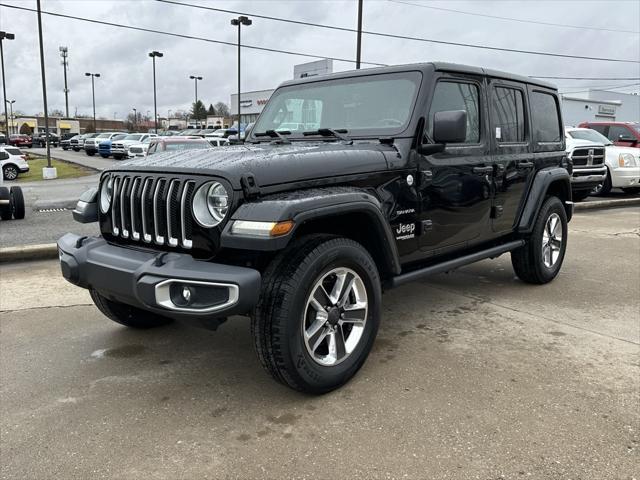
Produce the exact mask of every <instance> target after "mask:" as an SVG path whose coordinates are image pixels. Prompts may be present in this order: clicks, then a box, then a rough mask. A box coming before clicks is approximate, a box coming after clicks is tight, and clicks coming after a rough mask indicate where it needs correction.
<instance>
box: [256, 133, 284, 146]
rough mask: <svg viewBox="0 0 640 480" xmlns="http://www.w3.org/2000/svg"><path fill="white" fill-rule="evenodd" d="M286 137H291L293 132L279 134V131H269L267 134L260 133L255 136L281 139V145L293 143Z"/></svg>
mask: <svg viewBox="0 0 640 480" xmlns="http://www.w3.org/2000/svg"><path fill="white" fill-rule="evenodd" d="M285 135H291V132H290V131H289V130H281V131H279V132H278V131H277V130H267V131H265V132H259V133H254V134H253V136H254V137H271V138H277V139H279V141H280V143H285V144H289V143H291V140H289V139H288V138H287V137H285Z"/></svg>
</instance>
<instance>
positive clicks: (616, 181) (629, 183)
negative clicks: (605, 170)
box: [611, 167, 640, 188]
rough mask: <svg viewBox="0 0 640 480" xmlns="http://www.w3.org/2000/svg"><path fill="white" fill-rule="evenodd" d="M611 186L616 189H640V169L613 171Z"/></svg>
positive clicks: (614, 169)
mask: <svg viewBox="0 0 640 480" xmlns="http://www.w3.org/2000/svg"><path fill="white" fill-rule="evenodd" d="M611 186H612V187H615V188H629V187H640V167H618V168H613V169H611Z"/></svg>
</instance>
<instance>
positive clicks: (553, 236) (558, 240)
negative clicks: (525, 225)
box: [542, 213, 562, 268]
mask: <svg viewBox="0 0 640 480" xmlns="http://www.w3.org/2000/svg"><path fill="white" fill-rule="evenodd" d="M561 249H562V221H561V220H560V216H559V215H558V214H557V213H552V214H551V215H549V218H547V222H546V223H545V226H544V231H543V232H542V261H543V262H544V265H545V267H547V268H551V267H553V266H554V265H555V264H556V262H557V261H558V258H559V257H560V251H561Z"/></svg>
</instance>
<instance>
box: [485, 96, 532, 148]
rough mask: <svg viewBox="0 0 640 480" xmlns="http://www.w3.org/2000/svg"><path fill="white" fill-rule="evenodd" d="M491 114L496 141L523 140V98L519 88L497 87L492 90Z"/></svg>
mask: <svg viewBox="0 0 640 480" xmlns="http://www.w3.org/2000/svg"><path fill="white" fill-rule="evenodd" d="M491 116H492V118H493V124H494V126H495V132H494V133H495V138H496V140H498V142H504V143H508V142H524V140H525V130H524V129H525V118H524V99H523V97H522V92H521V91H520V90H515V89H513V88H504V87H497V88H496V89H495V90H494V92H493V101H492V102H491Z"/></svg>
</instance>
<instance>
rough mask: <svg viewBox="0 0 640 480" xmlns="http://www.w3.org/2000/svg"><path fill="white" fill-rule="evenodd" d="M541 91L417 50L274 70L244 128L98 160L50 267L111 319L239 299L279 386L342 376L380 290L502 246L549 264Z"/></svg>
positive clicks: (558, 260) (550, 160)
mask: <svg viewBox="0 0 640 480" xmlns="http://www.w3.org/2000/svg"><path fill="white" fill-rule="evenodd" d="M567 167H568V163H567V159H566V157H565V145H564V134H563V129H562V118H561V114H560V106H559V100H558V94H557V91H556V89H555V88H554V87H553V86H552V85H549V84H547V83H544V82H540V81H537V80H533V79H530V78H524V77H519V76H515V75H511V74H507V73H503V72H497V71H491V70H486V69H482V68H476V67H466V66H460V65H451V64H440V63H427V64H420V65H407V66H396V67H389V68H379V69H367V70H358V71H351V72H344V73H338V74H333V75H328V76H322V77H312V78H306V79H302V80H295V81H290V82H286V83H284V84H283V85H281V86H280V87H279V88H278V89H277V90H276V91H275V92H274V94H273V96H272V97H271V99H270V100H269V102H268V104H267V105H266V107H265V109H264V111H263V112H262V113H261V114H260V117H259V118H258V120H257V122H256V124H255V126H254V127H253V129H252V130H251V133H250V134H249V135H248V137H247V138H246V142H245V143H244V144H243V145H237V146H232V147H222V148H215V149H210V150H185V151H181V152H165V153H161V154H157V155H153V156H150V157H148V158H145V159H141V160H140V159H137V160H132V161H130V162H127V163H124V164H121V165H119V166H118V167H117V168H114V169H113V170H109V171H105V172H104V173H103V175H102V178H101V181H100V186H99V188H97V189H94V190H93V191H89V192H87V193H86V194H85V195H83V197H82V198H81V199H80V201H79V202H78V206H77V207H76V210H75V211H74V212H73V213H74V216H75V218H76V220H79V221H80V222H94V221H98V222H99V226H100V232H101V236H98V237H90V238H87V237H80V236H78V235H73V234H67V235H65V236H63V237H62V238H61V239H60V240H59V241H58V246H59V251H60V262H61V266H62V273H63V274H64V276H65V278H66V279H67V280H69V281H70V282H72V283H73V284H75V285H78V286H80V287H83V288H87V289H89V290H90V292H91V296H92V298H93V300H94V302H95V304H96V306H97V307H98V308H99V309H100V310H101V311H102V313H104V314H105V315H106V316H107V317H109V318H110V319H112V320H114V321H116V322H118V323H121V324H124V325H126V326H129V327H135V328H149V327H156V326H160V325H163V324H166V323H168V322H170V321H172V320H174V319H175V320H181V321H185V322H190V323H192V324H197V325H200V326H205V327H208V328H216V327H217V326H218V325H219V324H220V323H222V322H223V321H224V320H226V318H227V317H229V316H231V315H249V316H251V321H252V335H253V337H254V342H255V348H256V350H257V353H258V356H259V357H260V361H261V362H262V364H263V365H264V367H265V368H266V369H267V370H268V371H269V373H271V375H273V377H274V378H275V379H276V380H278V381H280V382H282V383H284V384H286V385H288V386H290V387H292V388H294V389H297V390H302V391H307V392H313V393H322V392H327V391H330V390H332V389H335V388H337V387H339V386H340V385H342V384H344V383H345V382H347V381H348V380H349V379H350V378H351V377H352V376H353V375H354V374H355V373H356V372H357V371H358V369H359V368H360V367H361V366H362V364H363V363H364V361H365V359H366V358H367V355H368V354H369V351H370V350H371V347H372V344H373V342H374V339H375V337H376V333H377V330H378V325H379V322H380V316H381V301H382V291H383V290H384V289H389V288H393V287H397V286H399V285H402V284H404V283H406V282H409V281H412V280H415V279H418V278H422V277H425V276H427V275H432V274H436V273H440V272H446V271H450V270H453V269H455V268H457V267H461V266H463V265H467V264H469V263H472V262H476V261H478V260H482V259H485V258H494V257H497V256H499V255H501V254H503V253H507V252H510V253H511V259H512V263H513V268H514V270H515V272H516V274H517V275H518V276H519V277H520V278H521V279H522V280H523V281H525V282H528V283H533V284H542V283H546V282H549V281H551V280H552V279H553V278H554V277H555V276H556V275H557V274H558V271H559V270H560V267H561V265H562V261H563V258H564V254H565V249H566V245H567V222H568V221H569V219H570V218H571V215H572V202H571V187H570V181H569V173H568V171H567Z"/></svg>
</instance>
